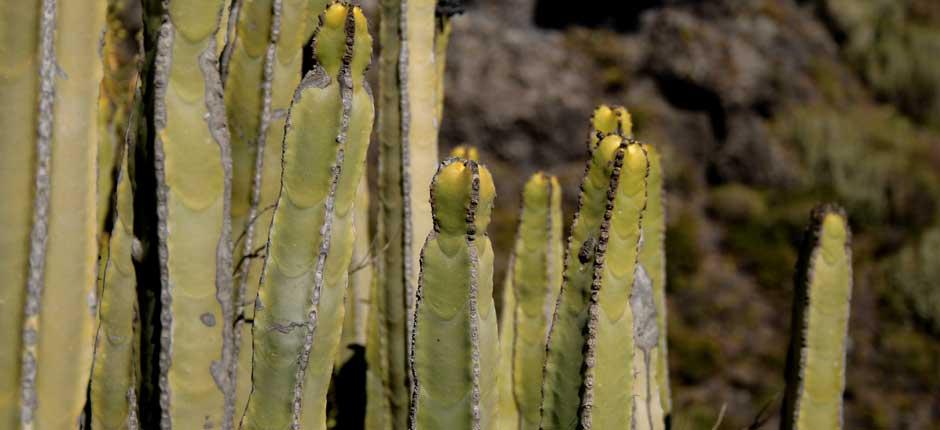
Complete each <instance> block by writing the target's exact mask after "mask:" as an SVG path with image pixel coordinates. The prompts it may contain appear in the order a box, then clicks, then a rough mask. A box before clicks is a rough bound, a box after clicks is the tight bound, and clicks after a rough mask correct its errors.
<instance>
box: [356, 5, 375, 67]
mask: <svg viewBox="0 0 940 430" xmlns="http://www.w3.org/2000/svg"><path fill="white" fill-rule="evenodd" d="M353 20H354V21H355V28H356V29H355V32H356V33H355V42H353V58H352V63H351V68H352V72H353V76H354V77H362V76H363V74H364V73H365V70H366V68H367V67H369V63H370V62H371V61H372V35H370V34H369V21H368V20H367V19H366V15H365V14H364V13H362V8H360V7H359V6H354V7H353Z"/></svg>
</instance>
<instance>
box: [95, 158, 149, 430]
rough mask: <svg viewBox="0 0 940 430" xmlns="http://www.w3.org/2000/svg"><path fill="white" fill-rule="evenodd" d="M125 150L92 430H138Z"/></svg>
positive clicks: (102, 309)
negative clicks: (136, 429) (135, 429)
mask: <svg viewBox="0 0 940 430" xmlns="http://www.w3.org/2000/svg"><path fill="white" fill-rule="evenodd" d="M127 152H128V151H127V150H126V149H124V150H122V151H121V153H122V154H123V155H122V157H121V159H122V162H121V168H120V170H119V172H118V181H117V184H118V185H117V190H116V197H115V198H116V201H115V204H114V210H113V212H114V215H113V219H114V228H113V229H112V232H111V237H110V246H109V248H108V249H109V252H108V257H107V260H106V261H105V262H104V263H103V264H104V266H105V267H104V276H103V279H102V281H101V282H102V288H101V300H100V306H99V308H98V334H97V337H96V340H95V360H94V365H93V367H92V374H91V385H90V393H91V405H92V410H91V425H92V428H94V429H134V428H137V427H138V425H139V423H138V422H137V402H136V398H137V380H138V375H137V372H138V368H137V365H136V364H137V359H138V356H137V351H136V350H137V342H138V338H137V334H136V331H137V329H136V324H137V322H136V320H137V290H136V283H135V280H134V265H133V262H132V261H131V254H132V249H133V242H134V232H133V227H134V222H133V220H134V212H133V207H132V205H133V196H132V194H131V181H130V177H129V174H128V171H127Z"/></svg>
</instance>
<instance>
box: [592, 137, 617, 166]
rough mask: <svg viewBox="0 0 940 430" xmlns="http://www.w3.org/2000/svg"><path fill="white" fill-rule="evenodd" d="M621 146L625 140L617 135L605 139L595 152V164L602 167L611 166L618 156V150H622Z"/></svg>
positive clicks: (599, 143)
mask: <svg viewBox="0 0 940 430" xmlns="http://www.w3.org/2000/svg"><path fill="white" fill-rule="evenodd" d="M621 144H623V138H622V137H620V136H618V135H616V134H611V135H609V136H607V137H605V138H604V139H603V140H601V141H600V142H598V144H597V150H595V151H594V163H596V164H597V165H600V166H607V165H609V164H610V162H611V161H613V160H614V157H616V156H617V150H619V149H620V145H621Z"/></svg>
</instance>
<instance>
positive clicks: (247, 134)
mask: <svg viewBox="0 0 940 430" xmlns="http://www.w3.org/2000/svg"><path fill="white" fill-rule="evenodd" d="M326 3H327V0H239V1H238V2H237V3H233V7H234V8H236V9H237V12H238V16H237V24H233V25H234V34H232V35H231V36H230V39H229V40H230V44H231V46H232V48H231V49H230V50H228V52H229V58H228V65H227V73H228V77H227V81H226V85H225V103H226V111H227V114H228V120H229V123H230V124H232V127H231V130H232V157H233V165H232V171H233V187H232V226H233V229H234V230H233V231H234V232H236V236H237V237H239V238H240V242H239V243H238V244H237V246H236V249H235V261H236V264H235V265H236V268H237V271H236V273H237V275H236V276H237V277H236V281H237V282H236V284H235V285H236V288H235V303H236V309H235V311H236V315H237V316H238V317H239V319H238V321H237V323H236V326H235V336H236V342H237V343H236V345H237V347H238V351H237V356H238V361H237V363H233V364H237V369H233V373H234V374H235V375H236V376H235V380H236V401H235V403H236V404H235V409H236V411H237V412H236V413H237V414H238V415H241V414H242V413H243V411H244V410H245V407H246V405H247V402H248V396H249V393H250V391H251V356H252V354H251V343H252V340H251V336H248V335H245V333H244V332H245V328H244V327H243V325H244V321H251V320H252V319H253V318H254V300H255V297H256V296H257V293H258V286H259V285H260V277H261V268H262V263H263V254H264V252H265V249H264V245H265V244H266V243H267V238H268V229H269V227H270V225H271V213H272V211H271V209H272V208H273V206H274V202H275V200H276V199H277V195H278V190H279V187H280V178H281V145H280V143H281V142H282V141H283V139H284V119H285V117H286V115H285V114H286V112H287V109H288V108H289V106H290V101H291V97H292V96H293V94H294V89H295V88H297V85H298V84H299V83H300V78H301V66H302V62H303V59H302V57H303V44H304V43H305V42H306V40H307V38H308V35H306V31H307V28H308V27H309V26H310V23H311V22H316V19H317V18H316V17H317V16H318V14H319V13H320V12H321V11H323V9H325V8H326ZM314 8H316V9H314ZM259 154H260V156H259ZM236 419H238V417H236Z"/></svg>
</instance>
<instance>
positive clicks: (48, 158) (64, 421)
mask: <svg viewBox="0 0 940 430" xmlns="http://www.w3.org/2000/svg"><path fill="white" fill-rule="evenodd" d="M104 14H105V10H104V2H99V1H95V2H56V1H52V0H30V1H20V2H3V3H2V5H0V27H3V48H2V49H3V55H0V97H2V98H3V100H4V103H3V104H2V106H0V127H2V129H3V130H4V137H3V143H2V144H0V195H3V196H4V199H5V200H6V202H5V203H4V204H3V205H2V206H0V219H3V222H4V232H3V234H0V274H2V276H3V284H4V287H3V288H0V342H2V343H3V347H2V348H0V392H2V393H3V394H2V395H0V427H2V428H22V429H34V428H38V429H46V428H49V429H52V428H74V427H76V426H78V422H79V417H80V415H81V412H82V408H83V407H84V404H85V398H86V390H87V383H88V375H89V374H90V367H91V357H92V344H93V339H94V318H95V313H96V312H97V310H96V301H97V299H96V297H95V264H96V256H97V243H96V232H97V230H98V228H97V227H98V224H97V214H96V195H95V192H96V190H95V182H96V177H97V172H96V170H95V165H96V158H97V142H98V139H97V134H98V127H97V121H96V119H97V114H96V109H95V107H96V105H97V101H98V88H99V82H100V79H101V59H100V57H99V56H98V45H99V35H100V34H101V31H102V30H103V29H104ZM65 76H67V77H68V78H67V79H66V78H64V77H65Z"/></svg>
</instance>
